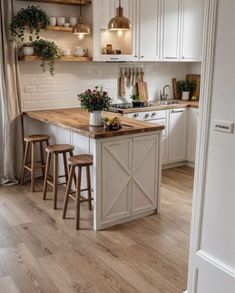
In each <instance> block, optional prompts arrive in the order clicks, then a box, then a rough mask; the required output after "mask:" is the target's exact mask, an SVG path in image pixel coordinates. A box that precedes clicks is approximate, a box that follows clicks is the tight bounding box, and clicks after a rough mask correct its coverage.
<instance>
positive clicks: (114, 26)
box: [108, 0, 131, 31]
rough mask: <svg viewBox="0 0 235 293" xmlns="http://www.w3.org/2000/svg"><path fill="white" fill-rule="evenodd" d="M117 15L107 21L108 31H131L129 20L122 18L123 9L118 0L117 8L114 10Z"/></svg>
mask: <svg viewBox="0 0 235 293" xmlns="http://www.w3.org/2000/svg"><path fill="white" fill-rule="evenodd" d="M116 11H117V15H116V16H115V17H114V18H112V19H111V20H110V21H109V24H108V29H109V30H112V31H119V30H131V22H130V20H129V19H128V18H127V17H125V16H123V8H122V7H121V0H119V7H118V8H117V9H116Z"/></svg>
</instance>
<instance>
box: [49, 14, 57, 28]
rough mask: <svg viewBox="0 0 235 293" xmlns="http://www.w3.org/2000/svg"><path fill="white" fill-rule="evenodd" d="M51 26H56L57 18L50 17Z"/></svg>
mask: <svg viewBox="0 0 235 293" xmlns="http://www.w3.org/2000/svg"><path fill="white" fill-rule="evenodd" d="M50 25H51V26H56V17H55V16H51V17H50Z"/></svg>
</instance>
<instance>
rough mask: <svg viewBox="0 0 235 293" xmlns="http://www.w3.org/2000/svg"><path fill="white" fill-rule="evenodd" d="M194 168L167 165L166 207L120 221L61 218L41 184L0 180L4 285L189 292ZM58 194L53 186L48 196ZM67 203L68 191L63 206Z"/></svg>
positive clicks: (48, 292)
mask: <svg viewBox="0 0 235 293" xmlns="http://www.w3.org/2000/svg"><path fill="white" fill-rule="evenodd" d="M192 185H193V170H192V169H191V168H189V167H179V168H174V169H169V170H164V171H163V178H162V198H161V202H162V204H161V214H159V215H154V216H150V217H146V218H144V219H140V220H137V221H133V222H131V223H128V224H124V225H119V226H116V227H115V228H112V229H109V230H106V231H100V232H94V231H92V230H91V225H92V212H90V211H89V210H88V207H87V205H86V204H83V208H82V211H81V218H82V220H81V227H82V230H80V231H76V230H75V229H74V220H73V218H72V217H73V203H71V202H70V205H69V206H70V209H69V219H67V220H62V219H61V209H59V210H57V211H54V210H53V209H52V201H51V200H47V201H42V200H41V197H42V193H41V191H40V190H41V189H42V185H41V183H39V184H38V185H37V189H38V190H39V192H36V193H34V194H32V193H31V192H30V187H29V185H25V186H23V187H22V186H13V187H0V293H12V292H14V293H15V292H17V293H19V292H22V293H34V292H45V293H52V292H63V293H70V292H84V293H89V292H100V293H101V292H102V293H106V292H107V293H112V292H123V293H128V292H143V293H151V292H154V293H158V292H159V293H160V292H161V293H182V292H183V291H184V290H185V288H186V279H187V261H188V244H189V232H190V218H191V197H192ZM51 195H52V194H51V193H49V196H51ZM62 203H63V191H61V192H60V194H59V202H58V206H59V207H60V208H61V207H62Z"/></svg>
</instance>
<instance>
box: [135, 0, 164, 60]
mask: <svg viewBox="0 0 235 293" xmlns="http://www.w3.org/2000/svg"><path fill="white" fill-rule="evenodd" d="M146 4H147V5H146ZM137 11H138V13H137V15H138V17H137V23H138V30H137V31H139V34H137V38H138V42H137V44H139V48H138V57H139V59H140V60H142V61H158V60H160V1H158V0H148V3H146V0H139V1H138V9H137Z"/></svg>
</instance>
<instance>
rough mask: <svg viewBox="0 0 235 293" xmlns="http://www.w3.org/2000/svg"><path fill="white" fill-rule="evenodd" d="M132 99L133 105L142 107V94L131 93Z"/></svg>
mask: <svg viewBox="0 0 235 293" xmlns="http://www.w3.org/2000/svg"><path fill="white" fill-rule="evenodd" d="M130 98H131V99H132V105H133V107H143V106H144V101H143V98H142V96H140V95H138V94H133V95H132V96H131V97H130Z"/></svg>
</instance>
